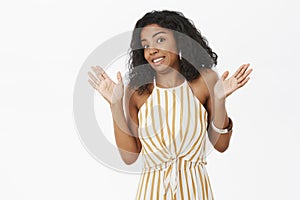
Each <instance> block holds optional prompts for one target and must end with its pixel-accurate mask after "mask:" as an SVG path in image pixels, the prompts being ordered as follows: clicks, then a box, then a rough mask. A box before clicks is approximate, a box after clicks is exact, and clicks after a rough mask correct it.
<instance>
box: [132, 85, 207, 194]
mask: <svg viewBox="0 0 300 200" xmlns="http://www.w3.org/2000/svg"><path fill="white" fill-rule="evenodd" d="M138 119H139V128H138V133H139V138H140V140H141V143H142V150H141V155H142V158H143V160H144V167H143V171H142V174H141V177H140V181H139V186H138V190H137V194H136V199H137V200H174V199H182V200H183V199H184V200H190V199H191V200H196V199H197V200H212V199H213V194H212V190H211V185H210V181H209V177H208V174H207V171H206V168H205V165H206V159H205V143H206V127H207V111H206V110H205V108H204V106H203V105H202V104H201V103H200V101H199V100H198V99H197V97H195V96H194V95H193V92H192V89H191V88H190V87H189V85H188V83H187V81H186V80H185V81H184V82H183V83H182V84H181V85H179V86H177V87H173V88H160V87H158V86H156V82H155V80H154V89H153V91H152V93H151V94H150V96H149V97H148V99H147V100H146V102H145V103H144V104H143V105H142V106H141V108H140V109H139V112H138Z"/></svg>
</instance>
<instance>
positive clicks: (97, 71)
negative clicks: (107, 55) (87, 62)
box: [92, 67, 104, 81]
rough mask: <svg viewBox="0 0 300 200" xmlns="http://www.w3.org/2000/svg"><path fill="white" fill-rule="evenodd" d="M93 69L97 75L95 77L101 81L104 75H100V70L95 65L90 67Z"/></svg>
mask: <svg viewBox="0 0 300 200" xmlns="http://www.w3.org/2000/svg"><path fill="white" fill-rule="evenodd" d="M92 69H93V71H94V72H95V74H96V75H97V77H98V78H99V79H100V80H101V81H103V80H104V77H103V76H102V73H101V71H100V70H99V68H97V67H92Z"/></svg>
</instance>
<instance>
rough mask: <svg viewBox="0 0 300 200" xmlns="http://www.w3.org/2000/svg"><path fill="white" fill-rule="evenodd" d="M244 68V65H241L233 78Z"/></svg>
mask: <svg viewBox="0 0 300 200" xmlns="http://www.w3.org/2000/svg"><path fill="white" fill-rule="evenodd" d="M244 66H245V64H243V65H241V66H240V67H239V68H238V70H236V72H235V73H234V74H233V77H236V76H237V75H238V73H240V71H241V70H242V69H243V67H244Z"/></svg>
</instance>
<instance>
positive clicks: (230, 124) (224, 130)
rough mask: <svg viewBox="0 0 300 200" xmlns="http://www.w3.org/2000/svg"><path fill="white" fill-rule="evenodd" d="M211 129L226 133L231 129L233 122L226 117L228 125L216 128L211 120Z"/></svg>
mask: <svg viewBox="0 0 300 200" xmlns="http://www.w3.org/2000/svg"><path fill="white" fill-rule="evenodd" d="M211 127H212V129H213V130H214V131H215V132H217V133H219V134H226V133H229V132H231V131H232V127H233V123H232V120H231V118H230V117H228V125H227V126H226V127H225V128H217V127H216V126H215V124H214V121H213V120H212V121H211Z"/></svg>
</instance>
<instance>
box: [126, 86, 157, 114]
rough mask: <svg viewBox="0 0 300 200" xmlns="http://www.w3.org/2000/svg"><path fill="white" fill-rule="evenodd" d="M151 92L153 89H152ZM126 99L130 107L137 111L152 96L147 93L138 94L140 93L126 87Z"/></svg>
mask: <svg viewBox="0 0 300 200" xmlns="http://www.w3.org/2000/svg"><path fill="white" fill-rule="evenodd" d="M150 89H151V91H152V89H153V87H152V86H151V87H150ZM125 94H126V95H125V96H126V97H125V98H126V99H127V102H128V104H129V105H127V106H129V107H131V108H132V107H135V108H136V109H137V111H138V110H139V108H140V107H141V106H142V105H143V104H144V103H145V102H146V100H147V99H148V97H149V96H150V94H147V92H144V93H143V94H141V95H140V94H138V91H137V90H135V89H132V88H130V87H129V86H127V87H126V92H125Z"/></svg>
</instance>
